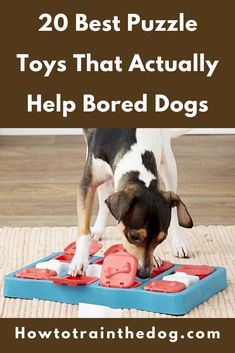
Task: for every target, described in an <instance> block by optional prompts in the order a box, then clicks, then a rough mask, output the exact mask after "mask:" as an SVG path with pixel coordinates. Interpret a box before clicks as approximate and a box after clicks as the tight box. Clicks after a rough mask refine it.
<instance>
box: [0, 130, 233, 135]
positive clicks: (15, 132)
mask: <svg viewBox="0 0 235 353" xmlns="http://www.w3.org/2000/svg"><path fill="white" fill-rule="evenodd" d="M174 130H181V129H174ZM81 133H82V129H1V128H0V136H17V135H18V136H25V135H80V134H81ZM188 134H195V135H196V134H202V135H204V134H210V135H213V134H235V129H234V128H231V129H213V128H210V129H191V130H190V131H189V132H188Z"/></svg>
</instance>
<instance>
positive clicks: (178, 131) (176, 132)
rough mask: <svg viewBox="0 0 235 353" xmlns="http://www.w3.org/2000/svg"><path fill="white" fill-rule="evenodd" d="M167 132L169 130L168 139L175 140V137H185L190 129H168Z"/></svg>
mask: <svg viewBox="0 0 235 353" xmlns="http://www.w3.org/2000/svg"><path fill="white" fill-rule="evenodd" d="M169 130H170V137H171V138H176V137H179V136H182V135H185V134H186V133H187V132H189V131H190V130H191V129H169Z"/></svg>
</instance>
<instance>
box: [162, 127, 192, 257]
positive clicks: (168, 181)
mask: <svg viewBox="0 0 235 353" xmlns="http://www.w3.org/2000/svg"><path fill="white" fill-rule="evenodd" d="M164 135H166V136H164ZM162 143H163V146H162V159H161V164H160V169H159V173H160V175H161V178H162V180H163V182H164V184H165V187H166V190H167V191H173V192H175V193H177V183H178V180H177V166H176V160H175V156H174V154H173V151H172V148H171V143H170V137H169V135H168V134H167V130H166V131H163V139H162ZM169 233H170V235H171V245H172V251H173V254H174V256H176V257H189V256H190V253H189V250H188V248H187V245H186V240H185V235H184V232H183V230H182V228H181V227H180V225H179V221H178V216H177V209H176V207H173V208H172V214H171V224H170V228H169Z"/></svg>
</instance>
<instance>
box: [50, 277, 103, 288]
mask: <svg viewBox="0 0 235 353" xmlns="http://www.w3.org/2000/svg"><path fill="white" fill-rule="evenodd" d="M96 281H98V278H97V277H89V276H77V277H73V276H69V275H67V276H65V277H55V278H53V279H52V282H53V283H55V284H58V285H61V284H66V285H68V286H71V287H75V286H79V285H87V284H91V283H94V282H96Z"/></svg>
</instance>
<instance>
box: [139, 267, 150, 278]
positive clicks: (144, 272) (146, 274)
mask: <svg viewBox="0 0 235 353" xmlns="http://www.w3.org/2000/svg"><path fill="white" fill-rule="evenodd" d="M137 276H138V277H140V278H147V277H149V276H150V268H140V269H138V271H137Z"/></svg>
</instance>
